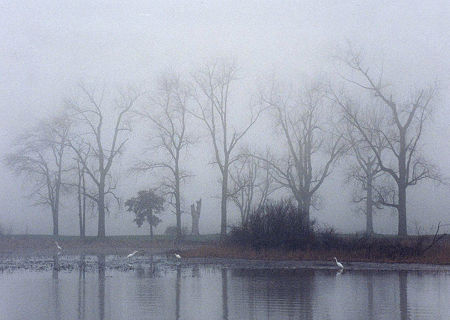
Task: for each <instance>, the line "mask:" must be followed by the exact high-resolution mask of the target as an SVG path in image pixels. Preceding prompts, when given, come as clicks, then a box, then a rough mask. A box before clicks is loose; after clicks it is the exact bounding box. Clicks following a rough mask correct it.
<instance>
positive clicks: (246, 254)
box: [0, 235, 450, 265]
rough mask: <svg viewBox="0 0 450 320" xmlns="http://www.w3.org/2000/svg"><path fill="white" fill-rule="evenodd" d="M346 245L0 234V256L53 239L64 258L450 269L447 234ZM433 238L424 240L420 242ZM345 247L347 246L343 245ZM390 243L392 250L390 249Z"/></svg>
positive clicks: (38, 250) (36, 249)
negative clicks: (132, 255) (155, 256)
mask: <svg viewBox="0 0 450 320" xmlns="http://www.w3.org/2000/svg"><path fill="white" fill-rule="evenodd" d="M342 237H343V238H344V239H347V242H345V241H344V242H342V243H341V247H335V248H328V249H323V248H320V249H314V248H309V249H296V250H281V249H275V248H270V249H269V248H266V249H258V250H257V249H254V248H252V247H250V246H243V245H238V244H233V243H227V242H220V241H219V235H202V236H199V237H193V236H187V237H185V239H184V240H183V241H182V242H181V243H178V244H177V243H175V242H174V240H173V238H171V237H169V236H165V235H157V236H155V237H154V239H153V241H151V240H150V239H149V237H148V236H109V237H106V238H104V239H98V238H97V237H86V239H84V240H82V239H80V238H79V237H75V236H60V237H57V238H55V237H53V236H47V235H8V236H0V254H7V255H51V254H53V253H54V252H56V246H55V243H54V241H55V239H57V241H58V242H59V244H60V245H61V246H62V247H63V249H64V253H65V254H80V253H86V254H97V253H104V254H119V255H123V254H128V253H129V252H131V251H133V250H142V251H143V252H145V253H157V252H167V251H182V252H183V253H182V256H183V257H184V258H191V257H192V258H194V257H195V258H230V259H231V258H238V259H257V260H314V261H331V260H332V259H333V257H338V258H339V260H342V261H344V262H357V261H358V262H389V263H425V264H441V265H450V236H447V237H446V238H445V239H442V241H440V242H439V243H437V244H436V245H434V246H433V247H432V248H430V249H429V250H427V251H425V252H424V253H423V254H420V255H418V254H415V253H414V252H412V251H411V252H408V251H407V252H403V254H398V253H399V252H401V251H396V250H392V248H394V249H395V248H396V247H395V246H396V245H398V244H399V243H401V244H402V245H403V246H405V247H412V248H413V247H414V246H415V245H416V244H417V241H418V238H417V237H409V238H408V239H406V240H401V242H397V238H395V237H389V236H386V237H378V239H381V242H377V243H378V244H379V243H382V244H383V245H384V246H380V245H378V244H377V246H367V245H361V239H360V238H358V236H355V235H354V236H351V235H347V236H342ZM431 240H432V237H431V236H430V237H425V238H424V240H423V241H424V242H425V243H426V242H428V241H431ZM346 243H347V245H346ZM348 243H358V244H359V245H358V247H353V248H352V247H349V246H348ZM388 244H389V245H390V246H388Z"/></svg>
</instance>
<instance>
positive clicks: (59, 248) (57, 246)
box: [55, 241, 62, 251]
mask: <svg viewBox="0 0 450 320" xmlns="http://www.w3.org/2000/svg"><path fill="white" fill-rule="evenodd" d="M55 244H56V249H58V251H61V250H62V248H61V246H60V245H59V244H58V241H55Z"/></svg>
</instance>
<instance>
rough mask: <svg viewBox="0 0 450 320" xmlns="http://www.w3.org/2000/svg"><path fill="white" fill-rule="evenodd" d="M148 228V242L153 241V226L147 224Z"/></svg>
mask: <svg viewBox="0 0 450 320" xmlns="http://www.w3.org/2000/svg"><path fill="white" fill-rule="evenodd" d="M149 226H150V240H152V241H153V226H152V224H151V223H149Z"/></svg>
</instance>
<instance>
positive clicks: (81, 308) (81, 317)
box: [78, 255, 86, 320]
mask: <svg viewBox="0 0 450 320" xmlns="http://www.w3.org/2000/svg"><path fill="white" fill-rule="evenodd" d="M78 266H79V270H78V320H85V319H86V261H85V256H84V255H80V261H79V263H78Z"/></svg>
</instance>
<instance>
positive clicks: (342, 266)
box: [334, 257, 344, 270]
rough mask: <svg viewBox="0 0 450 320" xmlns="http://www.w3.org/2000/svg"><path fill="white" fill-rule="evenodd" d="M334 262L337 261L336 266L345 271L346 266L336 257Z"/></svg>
mask: <svg viewBox="0 0 450 320" xmlns="http://www.w3.org/2000/svg"><path fill="white" fill-rule="evenodd" d="M334 260H335V261H336V265H337V266H338V268H339V269H341V270H344V265H343V264H342V263H340V262H339V261H338V260H337V259H336V257H334Z"/></svg>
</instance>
